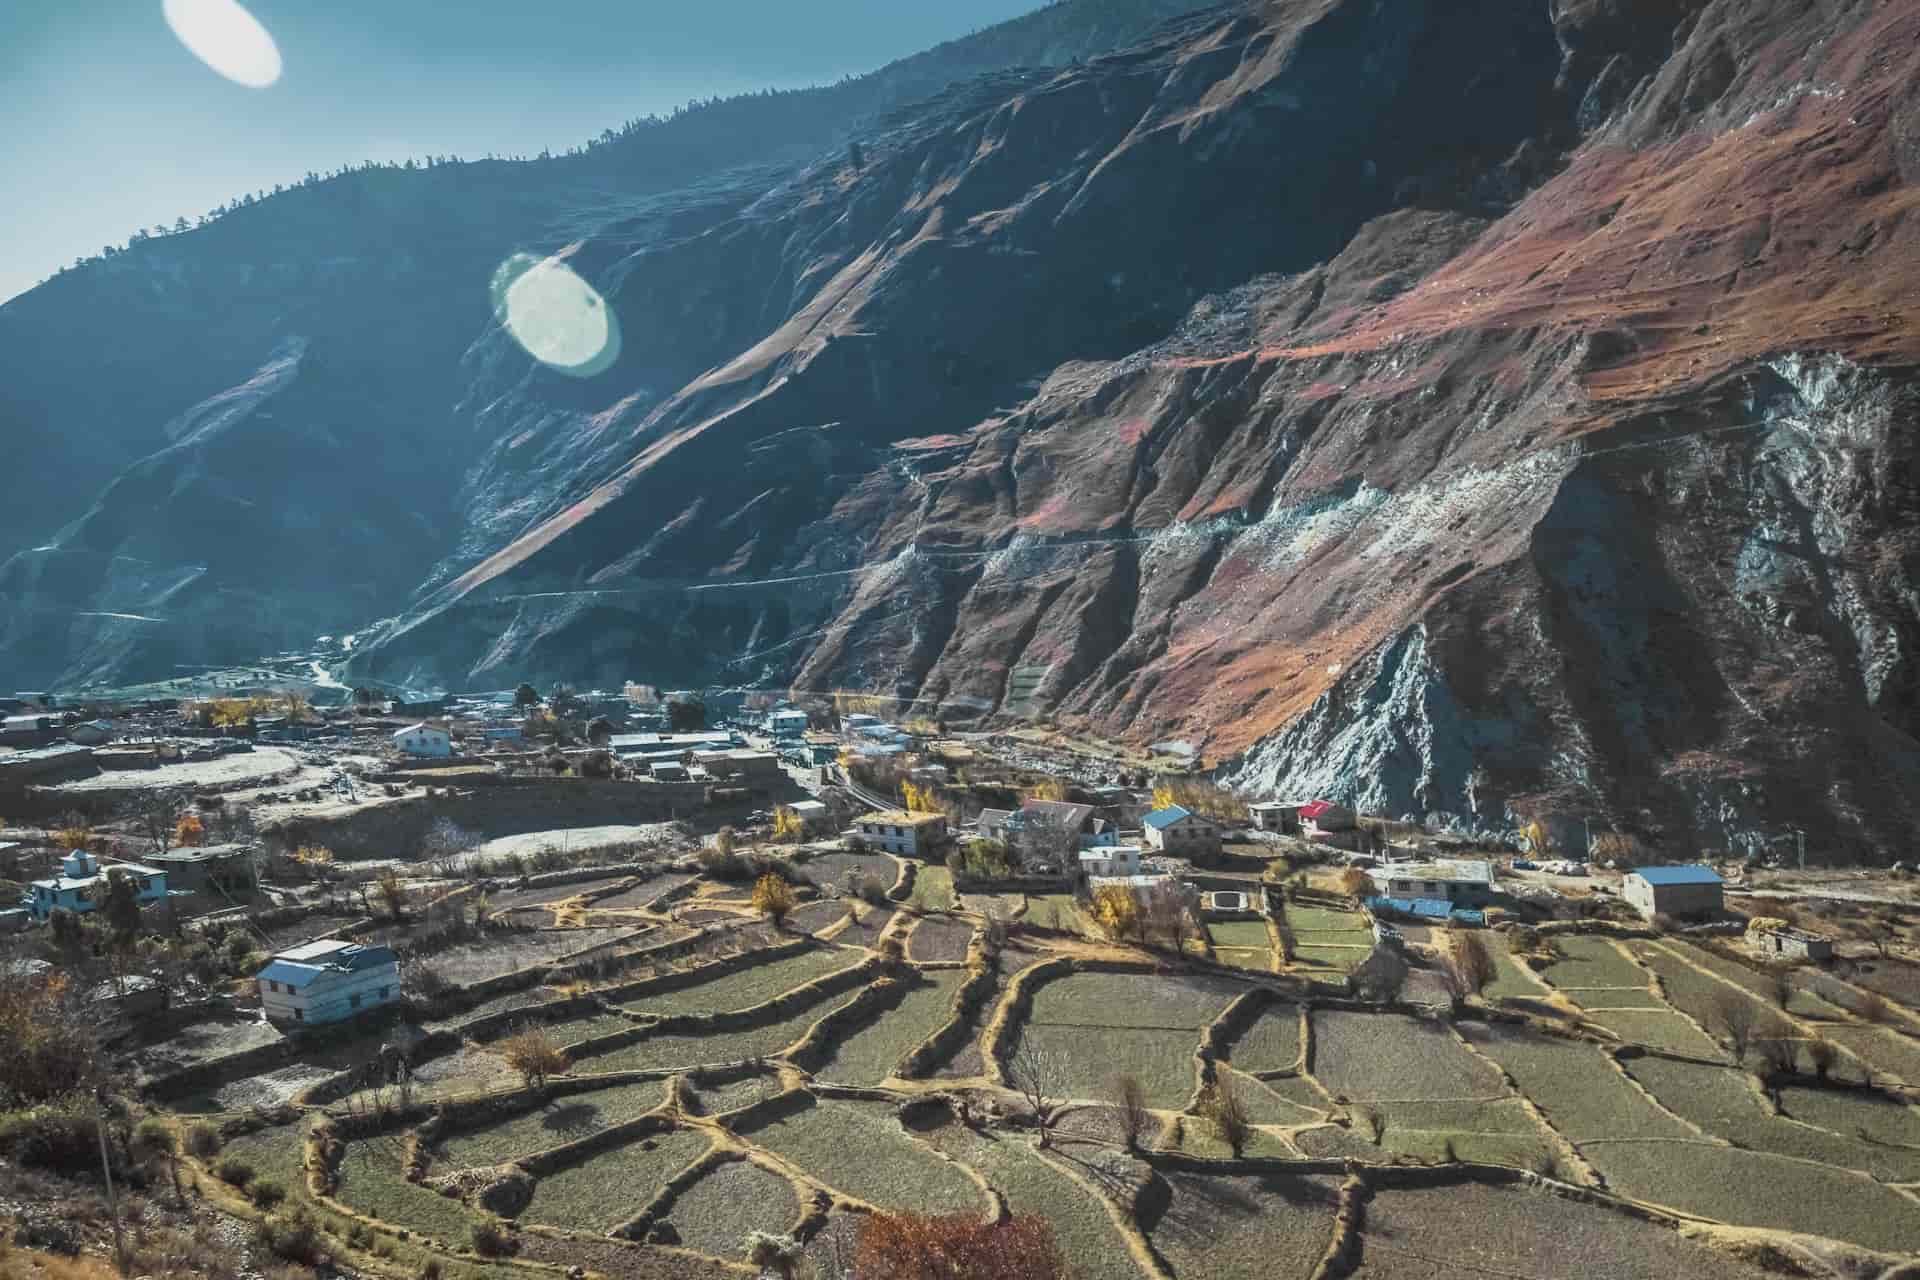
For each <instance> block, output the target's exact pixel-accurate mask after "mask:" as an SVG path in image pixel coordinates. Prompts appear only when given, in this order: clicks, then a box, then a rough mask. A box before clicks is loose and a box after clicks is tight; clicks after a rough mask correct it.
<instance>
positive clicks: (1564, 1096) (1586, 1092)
mask: <svg viewBox="0 0 1920 1280" xmlns="http://www.w3.org/2000/svg"><path fill="white" fill-rule="evenodd" d="M1462 1030H1463V1033H1464V1034H1466V1035H1467V1037H1468V1038H1469V1039H1470V1040H1471V1041H1472V1042H1473V1044H1474V1045H1475V1047H1476V1048H1478V1049H1479V1050H1480V1051H1481V1052H1482V1053H1484V1054H1486V1055H1487V1056H1488V1057H1489V1058H1492V1059H1493V1060H1494V1061H1495V1062H1497V1063H1499V1064H1500V1065H1501V1066H1502V1067H1503V1068H1505V1069H1506V1071H1507V1073H1508V1074H1509V1075H1511V1076H1512V1077H1513V1078H1514V1080H1515V1082H1516V1083H1518V1085H1519V1086H1520V1091H1521V1092H1522V1093H1524V1094H1526V1095H1527V1096H1528V1097H1529V1098H1531V1099H1533V1102H1534V1104H1535V1105H1536V1106H1538V1107H1539V1108H1540V1110H1541V1112H1542V1113H1543V1114H1544V1115H1545V1116H1546V1118H1547V1120H1548V1122H1549V1123H1551V1124H1552V1125H1553V1126H1554V1127H1555V1128H1557V1129H1558V1130H1559V1131H1560V1132H1561V1133H1562V1134H1563V1135H1564V1136H1565V1137H1567V1138H1569V1139H1571V1140H1573V1141H1575V1142H1578V1141H1580V1140H1582V1139H1585V1138H1681V1139H1686V1138H1693V1137H1694V1136H1695V1134H1694V1133H1693V1131H1692V1130H1691V1129H1689V1128H1687V1126H1686V1125H1684V1124H1681V1123H1680V1122H1679V1121H1678V1120H1675V1119H1674V1118H1673V1117H1672V1116H1669V1115H1667V1114H1666V1113H1665V1112H1664V1111H1661V1110H1660V1109H1659V1108H1658V1107H1656V1106H1654V1105H1653V1104H1652V1103H1651V1102H1648V1101H1647V1099H1646V1097H1645V1096H1644V1095H1642V1094H1641V1092H1640V1091H1639V1090H1638V1089H1636V1088H1634V1087H1633V1083H1632V1082H1631V1081H1629V1080H1627V1079H1626V1078H1625V1077H1624V1076H1622V1075H1621V1074H1620V1072H1619V1071H1617V1070H1616V1069H1615V1068H1614V1066H1613V1063H1612V1062H1611V1060H1609V1059H1608V1058H1607V1056H1606V1055H1605V1054H1604V1053H1602V1052H1601V1051H1600V1049H1598V1048H1597V1047H1595V1046H1593V1045H1590V1044H1583V1043H1581V1042H1579V1041H1574V1040H1561V1039H1559V1038H1557V1037H1554V1036H1544V1035H1540V1034H1539V1033H1537V1032H1533V1031H1528V1030H1525V1029H1523V1028H1511V1027H1501V1026H1489V1027H1475V1026H1471V1025H1468V1026H1464V1027H1463V1028H1462Z"/></svg>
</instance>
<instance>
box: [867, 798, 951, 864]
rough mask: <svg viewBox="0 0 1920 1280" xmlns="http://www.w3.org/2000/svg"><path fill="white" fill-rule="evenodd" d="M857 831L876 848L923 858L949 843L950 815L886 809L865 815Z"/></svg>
mask: <svg viewBox="0 0 1920 1280" xmlns="http://www.w3.org/2000/svg"><path fill="white" fill-rule="evenodd" d="M853 829H854V830H855V831H857V832H858V833H859V834H860V835H861V837H862V838H864V839H865V840H866V842H867V844H868V845H870V846H871V847H873V848H876V849H884V850H886V851H887V852H888V853H898V854H902V855H904V856H906V857H909V858H920V857H925V856H926V855H927V854H928V853H929V851H931V850H933V849H935V848H938V847H939V846H941V845H944V844H945V843H946V842H947V815H946V814H944V813H908V812H907V811H906V810H904V809H883V810H881V811H880V812H879V813H868V814H862V815H861V816H860V817H859V818H857V819H855V820H854V824H853Z"/></svg>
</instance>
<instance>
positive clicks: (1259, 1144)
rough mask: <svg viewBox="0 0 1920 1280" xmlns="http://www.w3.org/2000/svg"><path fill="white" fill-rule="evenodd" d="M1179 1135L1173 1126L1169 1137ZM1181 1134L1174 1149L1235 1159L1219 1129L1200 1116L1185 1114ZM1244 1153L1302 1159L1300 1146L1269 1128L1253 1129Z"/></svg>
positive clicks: (1169, 1139)
mask: <svg viewBox="0 0 1920 1280" xmlns="http://www.w3.org/2000/svg"><path fill="white" fill-rule="evenodd" d="M1175 1136H1176V1135H1175V1134H1174V1133H1173V1131H1172V1129H1171V1128H1169V1130H1168V1132H1167V1135H1166V1141H1167V1142H1168V1143H1169V1144H1173V1142H1174V1138H1175ZM1177 1137H1178V1138H1179V1141H1178V1143H1177V1144H1174V1145H1172V1147H1171V1149H1172V1150H1174V1151H1184V1152H1185V1153H1186V1154H1188V1155H1190V1156H1198V1157H1200V1158H1201V1159H1202V1160H1231V1159H1233V1148H1232V1147H1229V1146H1228V1145H1227V1144H1226V1142H1225V1140H1224V1139H1222V1138H1221V1137H1220V1132H1219V1130H1218V1129H1216V1128H1214V1126H1213V1125H1211V1124H1209V1123H1208V1122H1207V1121H1205V1120H1203V1119H1201V1118H1200V1117H1198V1116H1184V1117H1182V1118H1181V1122H1180V1129H1179V1133H1178V1135H1177ZM1241 1154H1242V1156H1244V1157H1245V1158H1247V1159H1278V1160H1298V1159H1299V1158H1300V1154H1299V1152H1298V1150H1297V1149H1296V1148H1295V1147H1294V1146H1293V1145H1292V1144H1291V1143H1289V1142H1288V1141H1287V1140H1286V1139H1285V1138H1283V1137H1281V1136H1280V1135H1279V1134H1277V1133H1270V1132H1268V1131H1267V1130H1265V1129H1255V1130H1254V1131H1253V1134H1252V1136H1251V1137H1249V1138H1248V1139H1247V1145H1246V1147H1245V1148H1244V1149H1243V1150H1242V1152H1241Z"/></svg>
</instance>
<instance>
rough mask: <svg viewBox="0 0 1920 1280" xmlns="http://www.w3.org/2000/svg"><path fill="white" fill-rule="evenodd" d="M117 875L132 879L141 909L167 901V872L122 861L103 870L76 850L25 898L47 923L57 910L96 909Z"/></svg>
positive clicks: (36, 915) (30, 910)
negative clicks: (56, 872)
mask: <svg viewBox="0 0 1920 1280" xmlns="http://www.w3.org/2000/svg"><path fill="white" fill-rule="evenodd" d="M114 872H119V873H121V874H123V875H127V876H131V877H132V878H133V889H134V897H135V899H136V900H137V901H138V902H139V903H140V905H141V906H143V907H144V906H146V905H147V904H149V903H153V902H164V901H165V900H166V897H167V873H166V872H164V871H160V870H157V869H156V868H153V867H147V866H142V865H141V864H140V863H137V862H122V863H118V864H116V865H114V866H112V867H108V868H106V869H105V870H102V869H101V867H100V860H99V859H98V858H96V857H94V856H93V855H92V854H91V853H88V852H87V851H86V850H85V849H75V850H74V851H73V852H72V853H69V854H68V855H67V856H66V857H65V858H63V859H61V862H60V874H59V875H57V876H55V877H53V878H52V879H51V880H35V881H34V882H33V883H32V884H30V885H28V886H27V890H28V891H27V894H26V896H25V897H24V898H23V899H22V903H23V905H24V906H25V907H26V908H27V912H28V914H30V915H31V916H32V917H33V918H34V919H35V920H42V921H44V920H45V919H46V918H47V917H48V916H50V915H52V914H53V912H54V910H55V909H56V908H58V909H59V910H62V911H72V912H74V913H76V914H81V913H84V912H88V911H94V910H97V909H98V908H99V906H100V904H101V903H102V902H104V901H105V900H106V896H107V877H108V876H109V875H111V874H113V873H114Z"/></svg>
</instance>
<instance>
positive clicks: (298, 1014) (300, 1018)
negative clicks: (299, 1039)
mask: <svg viewBox="0 0 1920 1280" xmlns="http://www.w3.org/2000/svg"><path fill="white" fill-rule="evenodd" d="M293 1020H294V1021H295V1022H305V1021H306V1020H307V1011H306V1010H305V1009H295V1010H294V1011H293Z"/></svg>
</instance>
